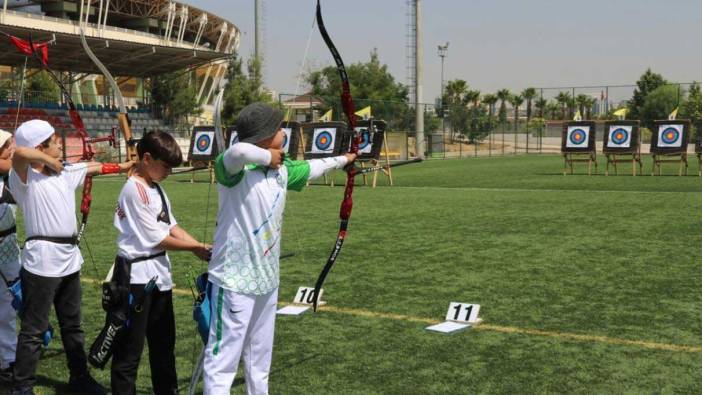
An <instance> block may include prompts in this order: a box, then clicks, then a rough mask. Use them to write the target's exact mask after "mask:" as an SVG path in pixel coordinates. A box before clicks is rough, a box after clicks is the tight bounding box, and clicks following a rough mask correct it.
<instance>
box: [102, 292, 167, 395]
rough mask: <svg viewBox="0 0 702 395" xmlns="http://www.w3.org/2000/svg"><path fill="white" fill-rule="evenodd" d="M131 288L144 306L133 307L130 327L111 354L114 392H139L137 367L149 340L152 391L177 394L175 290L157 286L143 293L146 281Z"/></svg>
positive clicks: (122, 393)
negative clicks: (139, 307) (147, 292)
mask: <svg viewBox="0 0 702 395" xmlns="http://www.w3.org/2000/svg"><path fill="white" fill-rule="evenodd" d="M130 290H131V294H132V296H133V297H134V301H137V302H138V301H140V300H141V301H142V302H141V305H142V307H141V311H135V310H134V308H132V309H131V311H130V320H129V327H128V328H127V331H126V332H125V333H123V334H122V335H121V336H120V338H119V339H118V340H117V341H116V344H115V348H114V354H113V355H112V378H111V382H112V383H111V385H112V393H113V394H115V395H131V394H135V393H136V385H135V383H136V379H137V370H138V368H139V360H140V359H141V353H142V352H143V351H144V339H146V341H148V344H149V365H150V366H151V385H152V387H153V388H152V390H153V393H154V394H156V395H161V394H177V393H178V377H177V375H176V365H175V338H176V334H175V318H174V316H173V293H172V292H171V291H164V292H161V291H159V290H158V289H154V290H153V291H151V293H149V294H147V295H144V285H143V284H141V285H131V286H130Z"/></svg>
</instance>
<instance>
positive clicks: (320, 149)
mask: <svg viewBox="0 0 702 395" xmlns="http://www.w3.org/2000/svg"><path fill="white" fill-rule="evenodd" d="M346 130H347V127H346V124H345V123H344V122H313V123H305V124H303V125H302V132H303V133H304V135H305V152H304V156H305V159H314V158H329V157H332V156H339V155H341V154H342V153H345V152H347V151H348V148H349V145H348V139H347V138H345V136H346Z"/></svg>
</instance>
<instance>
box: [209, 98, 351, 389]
mask: <svg viewBox="0 0 702 395" xmlns="http://www.w3.org/2000/svg"><path fill="white" fill-rule="evenodd" d="M282 119H283V114H282V112H281V111H280V110H277V109H274V108H273V107H271V106H269V105H267V104H264V103H253V104H250V105H248V106H246V107H244V109H242V110H241V112H240V113H239V116H238V118H237V121H236V126H235V129H236V131H237V133H238V136H239V143H237V144H234V145H232V146H231V147H229V149H228V150H227V151H226V152H224V153H223V154H221V155H220V156H219V157H218V158H217V160H216V162H215V174H216V176H217V182H218V184H219V185H218V188H219V212H218V214H217V229H216V231H215V239H214V248H213V251H212V259H211V260H210V264H209V270H208V273H209V281H210V282H211V283H212V291H211V306H212V308H211V317H212V318H211V322H210V334H209V339H208V341H207V348H206V351H205V361H204V379H205V394H206V395H224V394H229V391H230V388H231V386H232V382H233V381H234V377H235V376H236V371H237V367H238V365H239V359H240V357H242V356H243V358H244V373H245V376H246V392H247V394H249V395H253V394H267V393H268V374H269V372H270V366H271V356H272V353H273V332H274V326H275V313H276V303H277V296H278V284H279V257H280V235H281V228H282V225H283V211H284V209H285V199H286V193H287V190H288V189H292V190H298V191H299V190H300V189H302V187H304V186H305V185H306V183H307V181H308V180H311V179H314V178H317V177H321V176H322V175H324V173H325V172H327V171H329V170H332V169H342V168H344V166H346V165H350V164H352V163H353V161H354V160H355V159H356V155H355V154H346V155H342V156H337V157H333V158H327V159H315V160H309V161H291V160H289V159H285V158H284V152H283V150H282V149H281V148H282V146H283V141H284V138H285V134H284V133H283V131H282V129H280V124H281V121H282Z"/></svg>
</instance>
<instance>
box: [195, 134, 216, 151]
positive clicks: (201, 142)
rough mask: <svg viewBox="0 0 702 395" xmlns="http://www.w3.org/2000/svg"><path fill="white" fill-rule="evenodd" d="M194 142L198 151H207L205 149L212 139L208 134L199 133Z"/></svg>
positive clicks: (208, 146)
mask: <svg viewBox="0 0 702 395" xmlns="http://www.w3.org/2000/svg"><path fill="white" fill-rule="evenodd" d="M195 144H196V146H197V149H198V150H199V151H207V149H208V148H210V144H212V139H210V136H209V135H207V134H201V135H200V136H199V137H198V138H197V141H196V142H195Z"/></svg>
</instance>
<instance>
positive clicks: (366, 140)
mask: <svg viewBox="0 0 702 395" xmlns="http://www.w3.org/2000/svg"><path fill="white" fill-rule="evenodd" d="M356 132H357V133H360V134H361V143H360V144H358V153H359V154H370V153H371V150H372V149H373V135H372V134H371V132H370V131H369V130H368V128H364V127H360V128H356Z"/></svg>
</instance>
